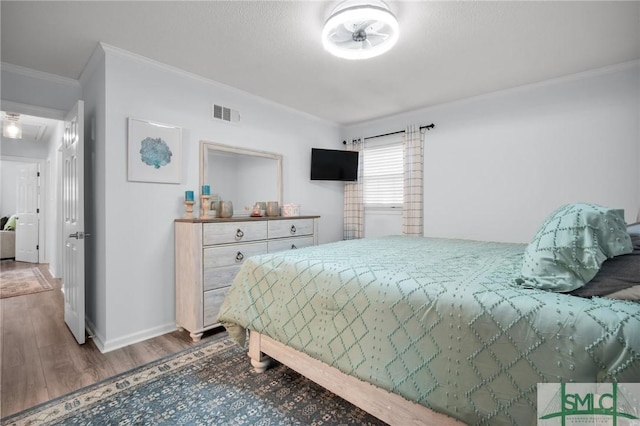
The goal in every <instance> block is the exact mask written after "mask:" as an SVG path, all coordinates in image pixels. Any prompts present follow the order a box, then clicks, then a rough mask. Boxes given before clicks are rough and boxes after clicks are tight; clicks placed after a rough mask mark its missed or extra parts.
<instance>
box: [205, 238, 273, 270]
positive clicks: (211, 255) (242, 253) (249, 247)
mask: <svg viewBox="0 0 640 426" xmlns="http://www.w3.org/2000/svg"><path fill="white" fill-rule="evenodd" d="M266 252H267V242H266V241H261V242H259V243H246V244H234V245H228V246H215V247H205V248H204V249H203V256H204V273H205V276H206V275H207V273H208V272H209V270H211V269H215V268H220V267H223V266H236V265H238V266H239V265H242V262H244V260H245V259H246V258H248V257H249V256H255V255H256V254H263V253H266Z"/></svg>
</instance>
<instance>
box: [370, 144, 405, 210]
mask: <svg viewBox="0 0 640 426" xmlns="http://www.w3.org/2000/svg"><path fill="white" fill-rule="evenodd" d="M375 142H376V143H369V142H366V143H365V146H364V149H363V150H362V172H363V173H362V180H363V183H364V185H363V188H364V204H365V206H367V207H402V199H403V181H404V176H403V173H404V165H403V146H402V142H401V141H400V142H398V141H397V138H396V139H395V142H394V143H391V144H390V143H389V142H388V141H387V143H383V141H375Z"/></svg>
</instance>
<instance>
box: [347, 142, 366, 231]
mask: <svg viewBox="0 0 640 426" xmlns="http://www.w3.org/2000/svg"><path fill="white" fill-rule="evenodd" d="M362 142H363V140H362V139H354V140H353V141H352V143H351V144H350V145H348V146H347V150H349V151H358V152H359V153H360V154H359V155H358V181H357V182H345V184H344V232H343V238H344V239H345V240H354V239H357V238H362V237H363V236H364V200H363V189H362V187H363V183H362V145H363V143H362Z"/></svg>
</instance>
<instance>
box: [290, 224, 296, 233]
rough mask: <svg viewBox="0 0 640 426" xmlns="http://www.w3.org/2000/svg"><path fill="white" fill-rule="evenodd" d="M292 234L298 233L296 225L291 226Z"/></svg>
mask: <svg viewBox="0 0 640 426" xmlns="http://www.w3.org/2000/svg"><path fill="white" fill-rule="evenodd" d="M291 233H292V234H295V233H296V226H295V225H291Z"/></svg>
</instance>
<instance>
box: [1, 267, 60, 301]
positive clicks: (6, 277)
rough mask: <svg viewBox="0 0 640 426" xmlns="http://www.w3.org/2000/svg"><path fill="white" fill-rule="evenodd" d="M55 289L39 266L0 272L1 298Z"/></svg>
mask: <svg viewBox="0 0 640 426" xmlns="http://www.w3.org/2000/svg"><path fill="white" fill-rule="evenodd" d="M47 290H53V286H52V285H51V284H49V282H47V280H46V279H45V278H44V276H43V275H42V272H40V270H39V269H38V268H29V269H16V270H10V271H1V272H0V299H4V298H6V297H14V296H22V295H24V294H31V293H39V292H41V291H47Z"/></svg>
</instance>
